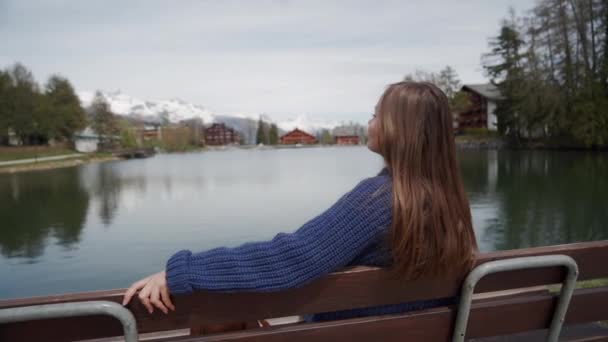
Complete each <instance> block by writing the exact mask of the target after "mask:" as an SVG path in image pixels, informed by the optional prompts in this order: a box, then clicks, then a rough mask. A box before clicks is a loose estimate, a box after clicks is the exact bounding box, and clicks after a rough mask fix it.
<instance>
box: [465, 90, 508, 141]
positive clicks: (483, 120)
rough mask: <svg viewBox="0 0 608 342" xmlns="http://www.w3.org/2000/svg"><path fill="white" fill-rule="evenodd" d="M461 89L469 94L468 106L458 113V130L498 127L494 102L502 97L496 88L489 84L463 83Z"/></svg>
mask: <svg viewBox="0 0 608 342" xmlns="http://www.w3.org/2000/svg"><path fill="white" fill-rule="evenodd" d="M461 91H463V92H466V93H468V94H469V102H470V106H469V108H467V110H465V111H463V112H461V113H460V115H459V118H458V130H462V129H465V128H487V129H488V130H491V131H495V130H497V129H498V121H497V119H496V103H497V101H499V100H501V99H502V95H501V94H500V92H499V90H498V88H497V87H496V86H495V85H493V84H491V83H487V84H465V85H463V86H462V88H461Z"/></svg>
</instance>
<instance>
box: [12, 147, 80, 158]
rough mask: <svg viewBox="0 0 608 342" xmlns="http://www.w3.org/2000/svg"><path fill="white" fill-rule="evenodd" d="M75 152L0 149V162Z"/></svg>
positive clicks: (41, 149) (40, 148)
mask: <svg viewBox="0 0 608 342" xmlns="http://www.w3.org/2000/svg"><path fill="white" fill-rule="evenodd" d="M75 153H76V151H74V150H71V149H68V148H65V147H48V146H27V147H22V146H19V147H0V161H9V160H20V159H30V158H43V157H54V156H61V155H67V154H75Z"/></svg>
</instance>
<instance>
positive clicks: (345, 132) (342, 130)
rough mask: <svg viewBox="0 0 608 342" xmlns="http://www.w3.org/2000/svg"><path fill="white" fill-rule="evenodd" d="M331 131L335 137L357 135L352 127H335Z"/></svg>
mask: <svg viewBox="0 0 608 342" xmlns="http://www.w3.org/2000/svg"><path fill="white" fill-rule="evenodd" d="M333 133H334V136H337V137H341V136H352V135H357V134H356V133H355V129H354V127H336V128H334V132H333Z"/></svg>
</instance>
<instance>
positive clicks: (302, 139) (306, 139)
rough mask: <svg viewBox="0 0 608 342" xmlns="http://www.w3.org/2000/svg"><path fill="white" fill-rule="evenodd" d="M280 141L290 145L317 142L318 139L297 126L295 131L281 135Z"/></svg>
mask: <svg viewBox="0 0 608 342" xmlns="http://www.w3.org/2000/svg"><path fill="white" fill-rule="evenodd" d="M280 142H281V144H282V145H289V144H303V145H304V144H306V145H310V144H316V143H317V139H316V138H315V137H314V136H313V135H311V134H308V133H306V132H304V131H302V130H300V129H298V128H296V129H294V130H293V131H291V132H289V133H287V134H285V135H283V136H281V137H280Z"/></svg>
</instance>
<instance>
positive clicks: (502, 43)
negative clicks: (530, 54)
mask: <svg viewBox="0 0 608 342" xmlns="http://www.w3.org/2000/svg"><path fill="white" fill-rule="evenodd" d="M523 44H524V42H523V40H522V39H521V37H520V34H519V32H518V31H517V30H516V29H515V27H514V25H513V23H508V22H506V21H505V22H504V23H503V26H502V28H501V30H500V34H499V35H498V36H497V37H496V38H494V39H493V40H492V41H491V42H490V47H491V48H492V49H491V52H490V53H488V54H487V55H486V56H485V57H486V58H487V61H490V62H487V63H486V64H485V65H484V68H485V69H486V71H487V73H488V75H489V76H490V77H491V79H492V83H494V84H496V86H497V87H498V89H499V90H500V92H501V94H502V95H503V96H504V97H505V99H504V100H503V101H500V102H499V103H498V105H497V107H496V118H497V119H498V130H499V131H500V132H501V133H503V134H509V135H511V136H512V137H514V138H515V139H516V141H519V139H520V136H521V130H520V129H521V121H522V114H521V113H519V112H518V106H517V103H518V101H519V100H520V94H521V93H520V90H521V86H522V83H523V81H524V74H523V68H522V61H523V55H522V54H521V48H522V45H523Z"/></svg>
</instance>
